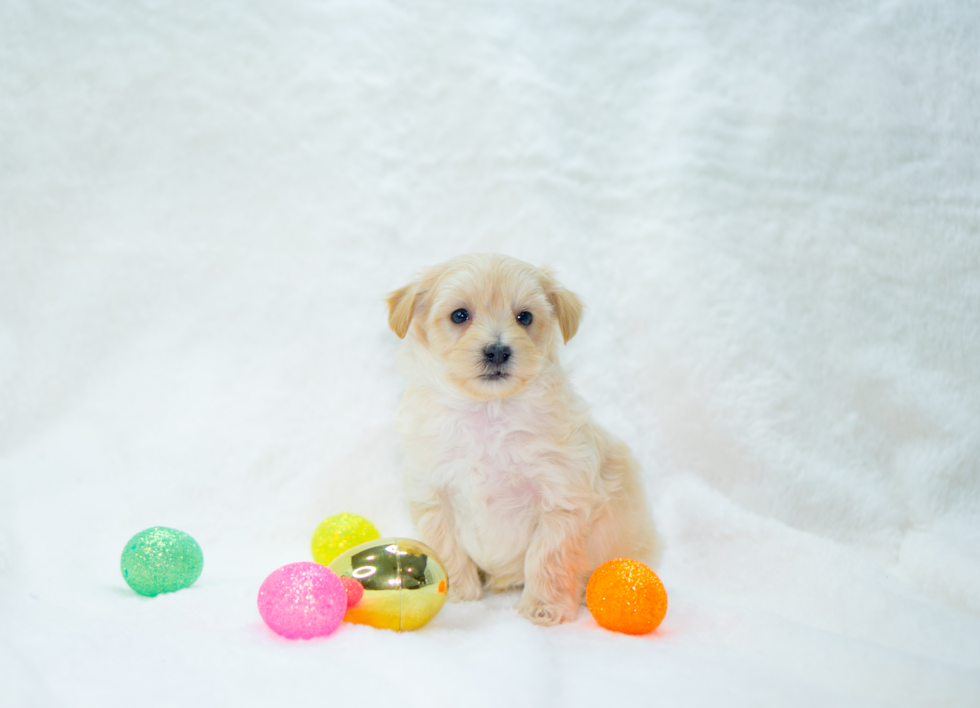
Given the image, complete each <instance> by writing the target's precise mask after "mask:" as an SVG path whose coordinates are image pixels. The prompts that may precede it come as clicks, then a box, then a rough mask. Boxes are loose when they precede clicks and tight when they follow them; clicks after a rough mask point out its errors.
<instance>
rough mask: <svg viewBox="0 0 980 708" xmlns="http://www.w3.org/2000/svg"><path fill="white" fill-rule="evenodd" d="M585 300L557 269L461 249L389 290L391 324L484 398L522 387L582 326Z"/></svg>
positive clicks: (450, 377)
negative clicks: (455, 255) (563, 284)
mask: <svg viewBox="0 0 980 708" xmlns="http://www.w3.org/2000/svg"><path fill="white" fill-rule="evenodd" d="M581 314H582V304H581V302H580V301H579V299H578V297H577V296H576V295H574V294H573V293H571V292H569V291H567V290H565V289H564V288H562V287H561V286H559V285H558V284H557V283H556V282H555V281H554V279H553V278H552V277H551V275H550V274H549V273H548V272H547V271H544V270H541V269H538V268H535V267H533V266H530V265H528V264H527V263H524V262H522V261H518V260H516V259H513V258H508V257H506V256H498V255H473V256H462V257H460V258H456V259H454V260H451V261H449V262H447V263H443V264H442V265H439V266H436V267H434V268H431V269H429V270H428V271H426V272H425V273H423V274H422V276H421V277H420V278H419V279H418V280H417V281H416V282H414V283H412V284H410V285H406V286H405V287H404V288H401V289H400V290H396V291H395V292H393V293H391V294H390V295H389V296H388V324H389V325H390V326H391V329H392V330H394V332H395V334H397V335H398V336H399V337H402V338H404V337H405V336H406V335H409V341H410V342H411V343H412V344H413V346H416V347H421V348H422V349H423V350H424V351H426V352H428V354H430V355H431V356H432V357H433V358H434V359H435V360H437V361H438V362H439V363H440V364H441V366H440V367H439V370H440V375H441V376H443V378H444V379H445V380H446V382H448V383H449V384H450V385H451V386H452V387H453V388H454V389H455V390H456V391H458V392H459V393H461V394H463V395H465V396H467V397H470V398H475V399H478V400H490V399H493V398H503V397H505V396H510V395H512V394H514V393H517V392H518V391H520V390H521V389H523V388H524V387H525V386H527V385H528V384H529V383H530V382H531V381H533V380H534V379H535V377H537V375H538V374H539V373H540V372H541V371H542V369H543V368H544V367H545V366H546V365H547V363H548V362H550V361H555V359H556V356H557V346H558V336H559V333H560V335H561V336H562V337H563V339H564V341H566V342H567V341H568V340H569V339H571V338H572V336H573V335H574V334H575V331H576V330H577V329H578V322H579V318H580V317H581Z"/></svg>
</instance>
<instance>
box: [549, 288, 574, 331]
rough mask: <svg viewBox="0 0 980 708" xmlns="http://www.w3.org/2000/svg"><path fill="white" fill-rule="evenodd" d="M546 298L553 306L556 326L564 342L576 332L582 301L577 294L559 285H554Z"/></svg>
mask: <svg viewBox="0 0 980 708" xmlns="http://www.w3.org/2000/svg"><path fill="white" fill-rule="evenodd" d="M548 298H549V299H550V300H551V304H552V305H553V306H554V308H555V315H556V316H557V317H558V327H559V328H560V329H561V336H562V337H564V339H565V343H566V344H567V343H568V340H569V339H571V338H572V337H574V336H575V333H576V332H578V323H579V320H581V319H582V301H581V300H579V299H578V295H576V294H575V293H573V292H570V291H568V290H565V288H563V287H561V286H556V288H555V289H554V290H552V291H551V292H549V293H548Z"/></svg>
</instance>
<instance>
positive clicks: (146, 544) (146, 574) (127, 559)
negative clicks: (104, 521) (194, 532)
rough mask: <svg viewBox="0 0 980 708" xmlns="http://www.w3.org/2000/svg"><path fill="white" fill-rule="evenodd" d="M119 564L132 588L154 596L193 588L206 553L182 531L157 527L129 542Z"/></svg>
mask: <svg viewBox="0 0 980 708" xmlns="http://www.w3.org/2000/svg"><path fill="white" fill-rule="evenodd" d="M120 565H121V567H122V575H123V578H125V580H126V582H127V583H128V584H129V587H131V588H132V589H133V590H135V591H136V592H138V593H139V594H140V595H147V596H149V597H153V596H154V595H159V594H160V593H162V592H177V591H178V590H183V589H184V588H187V587H190V586H191V585H193V584H194V581H195V580H197V579H198V578H199V577H201V570H202V569H203V568H204V554H203V553H201V547H200V546H199V545H197V541H195V540H194V539H193V538H191V537H190V536H188V535H187V534H186V533H184V532H183V531H178V530H177V529H170V528H167V527H166V526H154V527H153V528H151V529H146V530H145V531H140V532H139V533H138V534H136V535H135V536H133V537H132V538H131V539H129V542H128V543H127V544H126V547H125V548H124V549H123V552H122V561H121V563H120Z"/></svg>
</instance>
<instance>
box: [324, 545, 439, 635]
mask: <svg viewBox="0 0 980 708" xmlns="http://www.w3.org/2000/svg"><path fill="white" fill-rule="evenodd" d="M329 567H330V570H332V571H333V572H335V573H336V574H337V575H339V576H340V577H341V578H353V579H354V580H356V581H357V582H358V583H360V584H361V587H363V588H364V595H363V596H362V597H361V598H360V600H358V601H357V602H356V604H353V605H351V606H350V607H348V608H347V614H346V615H345V616H344V622H352V623H354V624H367V625H370V626H372V627H378V628H379V629H393V630H395V631H397V632H401V631H408V630H412V629H418V628H419V627H421V626H422V625H424V624H425V623H426V622H428V621H429V620H431V619H432V618H433V617H435V616H436V615H437V614H438V613H439V610H441V609H442V606H443V605H444V604H445V602H446V591H447V590H448V589H449V579H448V578H447V577H446V570H445V568H443V566H442V562H441V561H440V560H439V559H438V558H437V557H436V554H435V552H434V551H433V550H432V549H431V548H429V547H428V546H426V545H425V544H424V543H421V542H419V541H413V540H411V539H408V538H382V539H378V540H375V541H368V542H367V543H362V544H360V545H359V546H355V547H354V548H351V549H348V550H346V551H344V552H343V553H341V554H340V555H339V556H338V557H337V558H335V559H334V560H333V562H331V563H330V566H329Z"/></svg>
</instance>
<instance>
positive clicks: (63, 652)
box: [0, 0, 980, 708]
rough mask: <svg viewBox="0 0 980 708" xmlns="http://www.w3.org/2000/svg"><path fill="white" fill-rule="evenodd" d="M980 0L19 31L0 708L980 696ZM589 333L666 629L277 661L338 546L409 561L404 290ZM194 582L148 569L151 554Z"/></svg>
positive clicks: (193, 19) (587, 373)
mask: <svg viewBox="0 0 980 708" xmlns="http://www.w3.org/2000/svg"><path fill="white" fill-rule="evenodd" d="M978 46H980V13H978V12H977V9H976V4H975V2H974V0H949V1H939V2H936V1H933V0H889V1H885V0H872V1H871V2H867V3H857V4H855V3H840V2H835V3H803V2H800V3H771V2H764V1H762V0H754V1H745V2H732V1H730V0H704V1H702V2H694V3H691V2H682V1H680V0H667V1H665V2H650V1H649V0H615V1H610V0H577V1H575V2H559V1H558V0H531V1H526V0H506V1H503V2H495V3H463V2H437V1H436V0H420V1H418V2H394V1H393V0H341V1H340V2H332V3H331V2H316V1H314V0H284V1H283V2H279V3H263V2H258V0H234V1H232V0H215V1H214V2H201V3H193V2H192V3H176V2H168V1H166V0H163V1H160V2H155V1H150V0H140V1H138V2H116V1H112V0H107V1H105V2H63V3H56V4H50V3H49V4H47V5H45V4H43V3H30V2H27V1H26V0H12V1H8V2H5V3H3V5H2V7H0V704H2V705H3V706H4V707H5V708H8V707H9V708H21V707H23V706H43V707H45V708H47V707H49V706H71V707H72V708H78V707H81V706H98V707H99V708H114V707H116V706H119V707H122V706H132V705H140V706H145V707H148V708H150V707H155V706H161V707H163V706H174V705H188V706H189V705H213V706H218V705H227V706H236V707H239V708H244V707H246V706H261V705H281V706H288V705H291V704H293V703H295V702H301V703H310V702H311V701H316V702H317V703H319V702H321V701H322V702H325V703H329V704H330V705H356V704H361V705H363V702H364V700H365V695H367V696H368V697H369V698H370V697H379V696H397V697H398V705H400V706H416V705H417V706H431V705H434V704H436V703H438V704H441V705H449V706H472V707H479V706H500V705H516V706H522V705H535V706H547V705H562V706H596V705H613V706H615V705H623V706H625V705H663V706H710V707H715V706H719V705H725V706H752V707H755V706H764V705H774V706H790V705H791V706H809V705H813V706H827V705H833V706H849V705H858V706H876V705H883V706H922V707H926V706H976V705H978V704H980V470H978V461H980V346H978V344H980V341H978V340H980V334H978V331H980V330H978V324H977V323H978V321H980V171H978V170H980V167H978V166H980V53H978V50H977V47H978ZM465 251H499V252H504V253H508V254H510V255H513V256H516V257H519V258H522V259H524V260H527V261H531V262H534V263H536V264H550V265H552V266H554V267H555V268H556V269H557V271H558V273H559V277H560V278H561V280H562V281H563V282H564V283H565V284H566V285H567V286H568V287H569V288H570V289H572V290H574V291H575V292H577V293H578V294H579V295H580V296H581V297H582V299H583V300H584V301H585V303H586V304H587V306H588V310H587V314H586V317H585V320H584V322H583V325H582V327H581V329H580V331H579V334H578V336H577V337H576V338H575V339H573V340H572V341H571V342H570V343H569V344H568V346H567V348H566V351H565V353H564V356H565V361H566V363H567V365H568V366H569V368H570V370H571V371H572V372H573V373H572V376H573V380H574V381H575V383H576V385H577V387H578V389H579V390H580V392H581V393H582V394H583V395H584V396H585V397H586V398H587V399H588V400H590V401H591V402H592V404H593V405H594V411H595V415H596V417H597V418H598V419H599V420H600V421H601V422H603V423H604V424H606V425H607V426H608V427H610V428H611V429H613V430H615V431H616V432H617V433H618V434H619V435H620V436H621V437H622V438H624V439H625V440H626V441H628V442H629V444H630V445H631V446H632V447H633V449H634V451H635V452H636V454H637V456H638V457H639V459H640V460H641V462H642V464H643V466H644V469H645V482H646V485H647V490H648V494H649V498H650V501H651V504H652V506H653V509H654V511H655V514H656V517H657V520H658V524H659V526H660V528H661V530H662V532H663V534H664V537H665V539H666V543H667V553H666V556H665V558H664V562H663V564H662V565H661V567H660V568H659V570H660V575H661V577H662V579H663V582H664V584H665V586H666V587H667V590H668V593H669V597H670V609H669V612H668V614H667V618H666V620H665V621H664V623H663V625H662V626H661V628H660V629H659V630H658V631H657V632H656V633H654V634H652V635H649V636H645V637H640V638H633V637H627V636H622V635H615V634H612V633H610V632H607V631H605V630H603V629H601V628H599V627H598V625H597V624H596V623H595V622H594V620H592V618H591V616H590V615H589V613H588V612H587V611H584V610H583V611H582V613H581V614H580V616H579V619H578V621H577V622H575V623H573V624H570V625H563V626H561V627H558V628H552V629H542V628H538V627H535V626H532V625H531V624H529V623H528V622H526V621H525V620H523V619H521V618H519V617H518V616H517V614H516V613H515V612H514V611H513V610H512V609H511V605H512V604H513V603H514V601H515V597H514V596H513V595H503V596H494V597H491V598H488V599H486V600H484V601H482V602H479V603H468V604H463V605H453V606H448V607H446V608H445V609H444V611H443V612H442V613H441V614H440V615H439V616H438V617H437V618H436V619H435V620H434V621H433V622H432V623H431V624H430V625H428V626H427V627H425V628H423V629H422V630H420V631H418V632H415V633H412V634H402V635H399V634H395V633H391V632H386V631H381V630H374V629H371V628H366V627H358V626H343V627H342V628H341V629H340V630H338V631H337V632H336V633H335V634H334V635H332V636H331V637H328V638H324V639H320V640H314V641H310V642H288V641H286V640H282V639H280V638H278V637H276V636H275V635H273V634H272V633H271V632H270V631H269V630H268V629H266V627H265V626H264V625H263V624H262V622H261V620H260V618H259V616H258V613H257V611H256V607H255V596H256V593H257V591H258V587H259V585H260V583H261V582H262V580H263V579H264V577H265V576H266V575H267V574H268V573H269V572H271V571H272V570H273V569H275V568H276V567H278V566H280V565H283V564H285V563H289V562H293V561H297V560H308V559H309V558H310V555H309V540H310V536H311V534H312V531H313V529H314V527H315V526H316V525H317V523H318V522H319V521H320V520H321V519H323V518H324V517H326V516H328V515H331V514H334V513H337V512H340V511H344V510H347V511H351V512H355V513H360V514H363V515H365V516H367V517H368V518H370V519H372V520H373V521H374V522H375V523H376V524H377V525H378V526H379V527H380V528H381V529H382V532H383V533H385V534H386V535H404V536H412V535H414V529H413V528H412V527H411V524H410V521H409V519H408V515H407V512H406V510H405V507H404V504H403V500H402V498H401V492H400V484H399V469H400V465H401V457H400V455H401V452H400V447H399V443H398V441H397V438H396V436H395V433H394V427H393V413H394V409H395V406H396V405H397V403H398V400H399V396H400V393H401V390H402V386H403V384H402V381H401V380H400V379H399V377H398V375H397V373H396V372H395V368H394V351H395V348H396V344H397V339H396V338H395V337H394V335H392V334H391V333H390V332H389V331H388V330H387V327H386V320H385V316H386V312H385V309H384V304H383V301H382V298H383V296H384V294H385V293H386V292H387V291H389V290H391V289H394V288H396V287H398V286H401V285H403V284H405V283H406V282H408V280H409V279H410V278H411V276H412V275H413V273H414V272H415V271H416V270H417V269H419V268H420V267H422V266H424V265H428V264H430V263H434V262H437V261H439V260H442V259H445V258H447V257H449V256H451V255H453V254H456V253H459V252H465ZM158 524H159V525H167V526H174V527H177V528H180V529H183V530H185V531H187V532H188V533H190V534H191V535H193V536H194V537H195V538H196V539H197V540H198V541H199V542H200V544H201V546H202V548H203V550H204V554H205V568H204V574H203V575H202V577H201V579H200V580H199V581H198V583H197V584H196V585H195V586H194V587H193V588H191V589H189V590H185V591H182V592H179V593H176V594H173V595H167V596H161V597H158V598H155V599H145V598H141V597H138V596H136V595H135V594H134V593H132V592H131V591H130V590H129V589H128V588H127V587H126V586H125V584H124V583H123V580H122V578H121V576H120V573H119V567H118V563H119V554H120V553H121V551H122V546H123V544H124V543H125V541H126V540H127V539H128V538H129V537H130V536H131V535H132V534H134V533H135V532H137V531H139V530H141V529H143V528H146V527H148V526H153V525H158Z"/></svg>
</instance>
